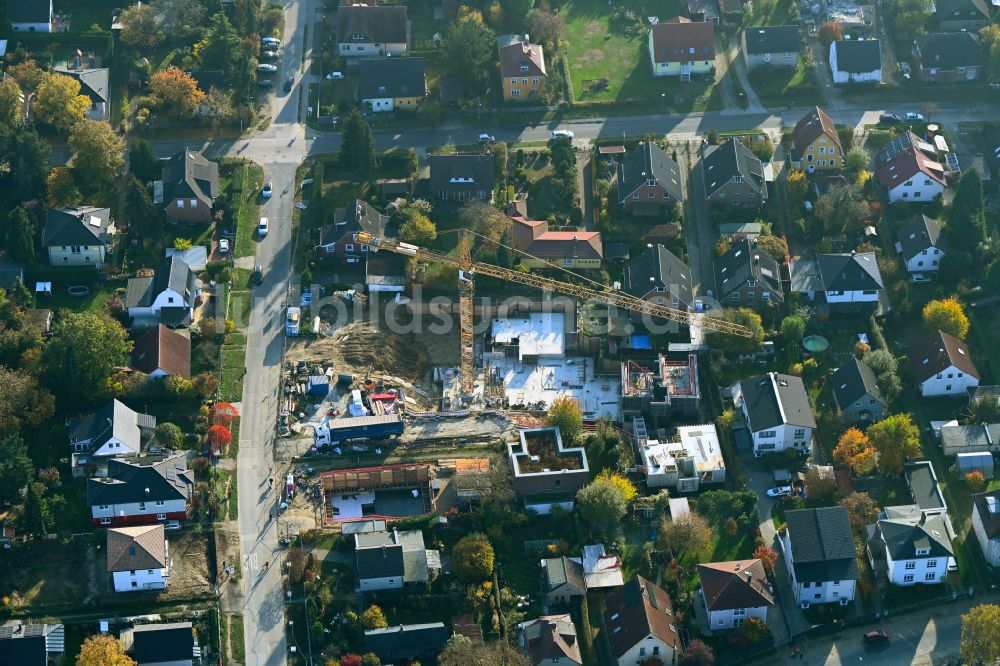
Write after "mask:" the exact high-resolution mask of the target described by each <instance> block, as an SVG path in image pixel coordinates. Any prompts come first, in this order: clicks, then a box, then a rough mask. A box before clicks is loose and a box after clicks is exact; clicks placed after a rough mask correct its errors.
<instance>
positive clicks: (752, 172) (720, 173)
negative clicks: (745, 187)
mask: <svg viewBox="0 0 1000 666" xmlns="http://www.w3.org/2000/svg"><path fill="white" fill-rule="evenodd" d="M702 170H703V172H704V175H705V196H706V197H710V196H711V195H713V194H715V193H716V192H717V191H718V190H719V189H721V188H722V186H724V185H725V184H726V183H728V182H729V181H731V180H732V179H733V178H734V177H736V176H742V177H743V180H744V181H745V182H746V183H747V184H749V185H750V186H751V187H753V188H754V189H755V190H757V191H758V192H761V193H765V192H766V191H767V184H766V183H765V182H764V166H763V164H761V161H760V160H759V159H758V158H757V156H756V155H754V154H753V153H752V152H751V151H750V149H749V148H747V147H746V146H745V145H744V144H743V142H742V141H738V140H737V139H730V140H729V141H726V142H725V143H724V144H722V145H721V146H718V147H717V148H716V149H715V150H713V151H712V152H710V153H708V154H707V155H706V156H705V158H704V159H703V160H702Z"/></svg>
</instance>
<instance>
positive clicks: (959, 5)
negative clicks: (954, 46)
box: [934, 0, 990, 21]
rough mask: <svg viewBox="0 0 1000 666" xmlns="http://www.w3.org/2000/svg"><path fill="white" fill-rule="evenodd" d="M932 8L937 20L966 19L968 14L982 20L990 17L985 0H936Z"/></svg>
mask: <svg viewBox="0 0 1000 666" xmlns="http://www.w3.org/2000/svg"><path fill="white" fill-rule="evenodd" d="M934 9H935V14H936V15H937V17H938V20H939V21H948V20H968V19H969V18H970V16H971V17H975V18H980V19H982V20H984V21H988V20H989V18H990V8H989V5H988V4H987V2H986V0H937V1H936V2H935V3H934ZM956 14H958V16H956Z"/></svg>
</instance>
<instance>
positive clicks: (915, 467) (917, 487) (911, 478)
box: [903, 460, 948, 515]
mask: <svg viewBox="0 0 1000 666" xmlns="http://www.w3.org/2000/svg"><path fill="white" fill-rule="evenodd" d="M903 478H904V479H906V485H907V487H909V489H910V495H912V496H913V502H914V504H916V505H917V506H918V507H920V510H921V511H923V512H924V513H926V514H928V515H932V514H942V515H947V513H948V505H947V503H946V502H945V501H944V495H943V494H942V493H941V487H940V486H939V485H938V478H937V473H936V472H935V471H934V464H933V463H931V461H929V460H915V461H913V462H908V463H905V464H904V465H903Z"/></svg>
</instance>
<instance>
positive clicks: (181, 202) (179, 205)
mask: <svg viewBox="0 0 1000 666" xmlns="http://www.w3.org/2000/svg"><path fill="white" fill-rule="evenodd" d="M177 207H178V208H184V199H178V200H177Z"/></svg>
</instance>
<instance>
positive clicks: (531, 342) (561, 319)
mask: <svg viewBox="0 0 1000 666" xmlns="http://www.w3.org/2000/svg"><path fill="white" fill-rule="evenodd" d="M565 325H566V318H565V316H564V315H563V313H561V312H531V313H529V314H528V316H527V317H520V318H510V317H509V318H506V319H494V320H493V330H492V332H493V340H494V342H498V343H501V344H511V343H512V342H513V341H514V340H517V341H518V353H519V354H520V357H521V358H524V357H525V356H562V355H563V354H564V353H566V334H565V330H566V329H565Z"/></svg>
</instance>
